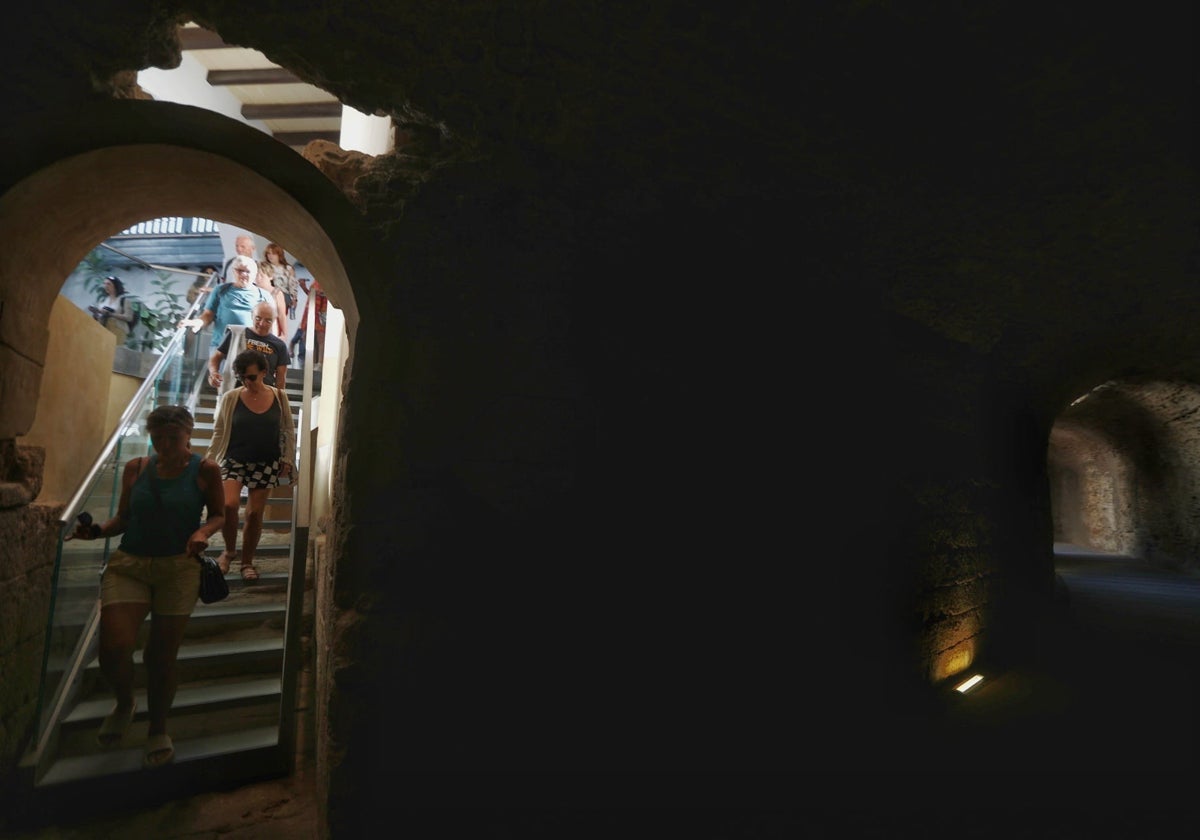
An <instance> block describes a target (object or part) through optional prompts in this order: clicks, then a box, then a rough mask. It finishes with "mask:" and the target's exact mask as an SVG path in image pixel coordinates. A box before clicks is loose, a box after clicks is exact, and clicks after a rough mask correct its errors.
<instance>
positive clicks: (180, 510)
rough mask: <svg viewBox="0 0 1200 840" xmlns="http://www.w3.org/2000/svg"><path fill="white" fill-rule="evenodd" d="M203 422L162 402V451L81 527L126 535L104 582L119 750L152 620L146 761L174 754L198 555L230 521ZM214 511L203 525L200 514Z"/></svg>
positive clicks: (157, 444) (131, 473)
mask: <svg viewBox="0 0 1200 840" xmlns="http://www.w3.org/2000/svg"><path fill="white" fill-rule="evenodd" d="M193 426H194V421H193V419H192V415H191V412H189V411H188V410H187V409H186V408H185V407H183V406H181V405H168V406H160V407H159V408H156V409H154V411H152V412H150V415H149V416H148V417H147V418H146V431H147V432H148V433H149V435H150V443H151V445H152V446H153V447H154V454H153V455H151V456H149V457H147V458H134V459H133V460H131V461H130V462H129V463H127V464H126V465H125V469H124V472H123V473H122V474H121V500H120V502H119V503H118V506H117V515H116V516H114V517H113V518H112V519H109V520H108V521H107V522H105V523H103V524H102V525H95V524H93V525H83V524H80V525H79V526H77V527H76V529H75V536H76V537H77V538H80V539H97V538H99V537H114V536H116V535H118V534H120V535H121V544H120V546H119V547H118V548H117V549H116V550H115V551H113V553H112V554H111V555H110V556H109V558H108V563H107V564H106V565H105V567H104V575H103V577H102V578H101V582H100V669H101V671H103V673H104V676H105V678H106V679H107V680H108V682H109V684H110V685H111V686H112V689H113V693H114V694H115V695H116V705H115V706H113V710H112V712H110V713H109V715H108V717H106V718H105V719H104V723H102V724H101V726H100V733H99V735H98V736H97V740H98V741H99V742H100V744H101V746H106V747H108V746H116V745H117V744H119V743H120V742H121V738H122V736H124V734H125V731H126V730H127V729H128V728H129V725H130V723H132V722H133V717H134V714H135V713H136V711H137V706H136V703H135V701H134V696H133V651H134V648H135V647H136V643H137V635H138V629H139V628H140V627H141V626H142V624H143V622H144V621H145V620H146V616H147V614H149V615H150V616H151V621H150V635H149V637H148V639H147V641H146V649H145V651H144V654H143V661H144V662H145V664H146V677H147V679H146V705H147V706H148V707H149V708H148V709H147V718H148V723H149V728H148V737H147V739H146V746H145V763H146V766H147V767H156V766H158V765H161V764H165V763H166V762H168V761H170V760H171V759H172V758H173V757H174V755H175V747H174V745H173V744H172V743H171V736H170V735H168V734H167V711H168V710H169V709H170V708H171V702H172V701H173V700H174V699H175V683H176V679H175V658H176V656H177V654H178V653H179V645H180V643H181V642H182V641H183V630H184V627H186V626H187V621H188V617H189V616H190V615H191V613H192V608H193V607H194V606H195V605H196V599H197V597H198V596H199V593H200V564H199V562H197V558H198V557H199V555H200V554H201V553H202V552H203V551H204V549H206V548H207V547H208V540H209V538H210V537H212V535H213V534H215V533H216V532H217V531H219V530H221V524H222V523H223V522H224V520H225V497H224V494H223V493H222V488H221V468H220V467H218V466H217V464H216V462H214V461H210V460H209V459H207V458H201V457H200V456H199V455H196V454H193V453H192V450H191V437H192V428H193ZM202 511H206V512H207V516H206V518H205V519H204V521H203V522H201V518H200V517H201V512H202Z"/></svg>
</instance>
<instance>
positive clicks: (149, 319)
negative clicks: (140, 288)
mask: <svg viewBox="0 0 1200 840" xmlns="http://www.w3.org/2000/svg"><path fill="white" fill-rule="evenodd" d="M119 300H121V301H122V302H125V301H128V302H129V311H130V312H131V313H132V314H133V320H132V321H130V322H129V337H128V338H127V339H126V343H127V344H129V345H130V346H135V347H136V346H137V345H144V346H146V347H149V346H150V343H151V342H152V341H153V340H154V338H155V336H157V335H158V328H159V323H158V315H157V314H156V313H155V312H154V311H153V310H152V309H150V308H149V307H148V306H146V304H144V303H142V301H141V299H140V298H139V297H138V296H137V295H135V294H132V293H131V292H126V293H125V294H123V295H121V297H120V298H119Z"/></svg>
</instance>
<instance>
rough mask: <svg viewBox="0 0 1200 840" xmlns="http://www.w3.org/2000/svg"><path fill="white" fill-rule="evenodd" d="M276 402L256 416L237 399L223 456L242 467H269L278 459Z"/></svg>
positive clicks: (278, 415)
mask: <svg viewBox="0 0 1200 840" xmlns="http://www.w3.org/2000/svg"><path fill="white" fill-rule="evenodd" d="M279 418H280V411H279V400H277V399H276V400H272V401H271V407H270V408H268V409H267V410H266V411H264V412H263V413H262V414H255V413H254V412H253V411H251V410H250V409H249V408H247V407H246V404H245V403H244V402H242V400H241V398H240V397H239V398H238V401H237V405H235V406H234V407H233V420H232V422H231V424H230V429H229V446H228V447H227V448H226V450H225V456H226V457H228V458H232V459H233V460H235V461H241V462H242V463H244V464H269V463H270V462H271V461H274V460H275V459H276V458H278V457H279Z"/></svg>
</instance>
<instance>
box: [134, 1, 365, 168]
mask: <svg viewBox="0 0 1200 840" xmlns="http://www.w3.org/2000/svg"><path fill="white" fill-rule="evenodd" d="M180 43H181V45H182V46H183V62H182V63H181V65H180V66H179V67H178V68H176V69H174V70H144V71H142V72H141V73H139V74H138V82H139V84H140V85H141V86H142V87H143V88H144V89H145V90H146V91H147V92H148V93H150V95H151V96H153V97H154V98H155V99H159V100H168V101H172V102H181V103H184V104H188V105H196V106H198V107H204V108H209V109H210V110H215V111H219V112H222V113H225V114H226V115H227V116H230V117H233V118H234V119H240V120H242V121H243V122H246V123H248V124H250V125H253V126H254V127H255V128H258V129H259V130H262V131H265V132H266V133H268V134H271V135H272V136H274V137H275V138H276V139H278V140H279V141H280V142H283V143H285V144H286V145H288V146H291V147H292V148H294V149H295V150H296V151H301V150H303V148H304V146H305V145H307V144H308V142H309V141H310V140H314V139H318V138H320V139H325V140H331V141H333V142H334V143H337V142H338V141H339V137H340V134H341V125H342V117H341V104H340V103H339V102H338V99H337V97H336V96H334V95H333V94H331V93H328V92H326V91H324V90H322V89H321V88H319V87H316V86H314V85H310V84H307V83H305V82H302V81H301V80H299V79H297V78H296V77H294V76H292V75H291V74H290V73H289V72H288V71H286V70H283V69H282V68H281V67H280V66H279V65H278V64H275V63H274V62H272V61H271V60H270V59H268V58H267V57H266V56H265V55H263V54H262V53H261V52H259V51H258V50H253V49H248V48H246V47H239V46H234V45H230V44H226V43H224V42H223V41H222V40H221V38H220V36H219V35H217V34H216V33H213V32H209V31H208V30H205V29H201V28H199V27H197V26H196V25H195V24H188V25H187V26H185V27H181V28H180ZM241 71H246V74H242V73H241ZM222 74H226V76H225V78H222ZM229 74H236V75H247V74H248V75H252V76H253V75H254V74H257V75H260V76H261V75H266V76H269V77H271V78H272V79H273V80H272V81H269V82H268V81H257V80H255V79H253V78H251V79H248V80H245V81H240V82H239V79H237V78H236V77H235V78H232V79H231V78H229ZM278 79H282V81H276V80H278ZM229 82H235V83H229ZM260 106H268V107H267V109H266V110H265V111H263V110H262V109H261V108H260ZM256 109H258V110H256ZM315 111H316V112H323V113H319V114H314V113H313V112H315Z"/></svg>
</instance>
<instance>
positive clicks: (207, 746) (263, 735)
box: [38, 726, 279, 787]
mask: <svg viewBox="0 0 1200 840" xmlns="http://www.w3.org/2000/svg"><path fill="white" fill-rule="evenodd" d="M278 744H279V728H278V726H261V727H257V728H254V729H246V730H242V731H240V732H228V733H224V734H221V735H209V736H207V737H204V738H194V739H187V740H175V741H174V746H175V759H174V761H173V762H172V764H175V765H183V764H187V763H189V762H196V761H203V760H205V759H213V758H219V757H221V756H230V755H235V754H243V753H248V752H251V751H255V750H262V749H270V748H274V747H276V746H277V745H278ZM142 754H143V750H142V747H141V746H138V747H134V748H130V749H117V750H106V751H103V752H98V753H95V754H92V755H82V756H76V757H74V758H64V759H59V760H58V761H55V762H54V763H53V764H51V765H50V767H49V769H48V770H47V771H46V774H45V776H43V777H42V779H41V781H40V782H38V787H46V786H53V785H61V784H66V783H69V782H75V781H83V780H86V779H94V778H96V777H98V776H114V775H123V774H140V773H142V772H144V768H143V767H142ZM244 760H246V759H245V757H244V756H241V755H239V761H244ZM169 769H170V765H167V766H165V767H159V768H155V773H158V774H161V773H162V772H163V771H165V770H169Z"/></svg>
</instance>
